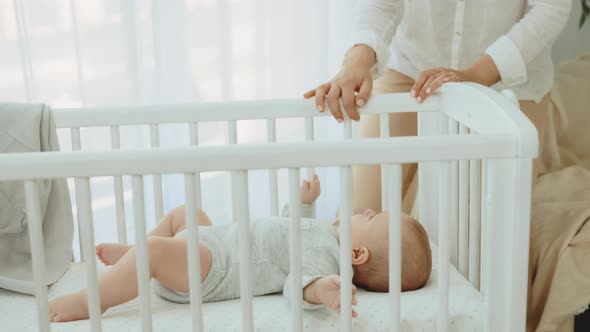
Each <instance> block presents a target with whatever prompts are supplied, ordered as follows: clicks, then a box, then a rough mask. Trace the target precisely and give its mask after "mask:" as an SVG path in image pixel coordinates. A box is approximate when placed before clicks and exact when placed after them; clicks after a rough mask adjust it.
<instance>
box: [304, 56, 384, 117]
mask: <svg viewBox="0 0 590 332" xmlns="http://www.w3.org/2000/svg"><path fill="white" fill-rule="evenodd" d="M375 63H376V58H375V52H374V51H373V49H372V48H370V47H369V46H367V45H357V46H355V47H353V48H352V49H350V51H349V52H348V54H347V55H346V57H345V59H344V62H343V63H342V68H341V69H340V72H338V74H336V76H335V77H334V78H333V79H332V80H331V81H330V82H328V83H324V84H322V85H320V86H318V87H317V88H315V89H313V90H310V91H307V92H306V93H305V94H304V95H303V96H304V97H305V98H310V97H313V96H315V103H316V107H317V109H318V111H320V112H323V111H324V110H325V100H326V99H327V101H328V107H329V108H330V112H332V115H333V116H334V118H336V120H337V121H338V122H342V121H343V120H344V117H343V116H342V110H340V106H339V104H338V100H339V99H340V98H341V97H342V104H343V105H344V110H345V111H346V114H348V116H349V117H350V118H351V119H353V120H355V121H358V120H360V116H359V113H358V111H357V107H359V108H360V107H363V106H364V105H365V104H366V103H367V100H368V99H369V96H370V95H371V90H373V79H372V77H371V68H372V67H373V65H375ZM355 93H358V94H357V95H356V96H355Z"/></svg>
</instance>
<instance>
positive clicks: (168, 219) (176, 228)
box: [149, 205, 211, 237]
mask: <svg viewBox="0 0 590 332" xmlns="http://www.w3.org/2000/svg"><path fill="white" fill-rule="evenodd" d="M185 213H186V210H185V207H184V205H180V206H178V207H176V208H174V209H172V211H170V212H168V214H167V215H166V216H165V217H164V218H162V220H161V221H160V223H159V224H158V226H156V228H155V229H154V230H153V231H152V232H151V233H150V234H149V235H150V236H163V237H173V236H174V235H175V234H177V233H178V232H180V231H181V230H183V229H185V228H186V214H185ZM197 220H198V223H199V226H211V220H210V219H209V216H207V214H206V213H205V211H203V210H202V209H197Z"/></svg>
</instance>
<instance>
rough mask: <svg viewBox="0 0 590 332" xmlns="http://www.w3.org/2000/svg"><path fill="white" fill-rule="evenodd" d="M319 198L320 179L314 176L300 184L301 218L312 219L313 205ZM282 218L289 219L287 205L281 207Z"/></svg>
mask: <svg viewBox="0 0 590 332" xmlns="http://www.w3.org/2000/svg"><path fill="white" fill-rule="evenodd" d="M319 196H320V179H318V176H317V175H314V177H313V179H311V180H309V181H308V180H303V181H302V182H301V217H302V218H313V217H314V216H313V205H312V204H313V203H314V202H315V201H316V199H317V198H318V197H319ZM281 216H282V217H289V204H285V205H284V206H283V212H282V213H281Z"/></svg>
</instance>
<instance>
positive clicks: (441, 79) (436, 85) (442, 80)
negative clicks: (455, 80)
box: [426, 75, 451, 95]
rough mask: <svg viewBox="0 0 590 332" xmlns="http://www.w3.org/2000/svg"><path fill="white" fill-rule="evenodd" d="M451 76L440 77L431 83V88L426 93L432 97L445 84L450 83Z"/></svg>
mask: <svg viewBox="0 0 590 332" xmlns="http://www.w3.org/2000/svg"><path fill="white" fill-rule="evenodd" d="M450 80H451V76H449V75H439V76H438V77H437V78H436V79H435V80H433V81H432V83H430V86H429V87H428V89H430V90H428V89H427V90H426V93H427V94H429V95H431V94H433V93H435V92H436V91H437V90H438V89H439V88H440V87H441V86H442V85H443V84H444V83H447V82H450Z"/></svg>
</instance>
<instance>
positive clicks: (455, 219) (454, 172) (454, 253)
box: [447, 119, 459, 267]
mask: <svg viewBox="0 0 590 332" xmlns="http://www.w3.org/2000/svg"><path fill="white" fill-rule="evenodd" d="M458 132H459V124H458V123H457V121H455V120H452V119H449V135H451V136H456V135H457V134H458ZM450 167H451V182H450V187H449V189H450V190H449V191H447V195H449V196H450V199H449V204H450V205H449V208H450V209H449V210H450V213H451V214H450V217H449V218H450V221H451V223H450V225H449V226H447V227H450V230H449V232H450V235H451V243H450V253H451V262H452V263H453V265H455V266H457V267H458V266H459V264H458V260H459V210H458V209H459V163H458V162H457V161H451V165H450Z"/></svg>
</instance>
